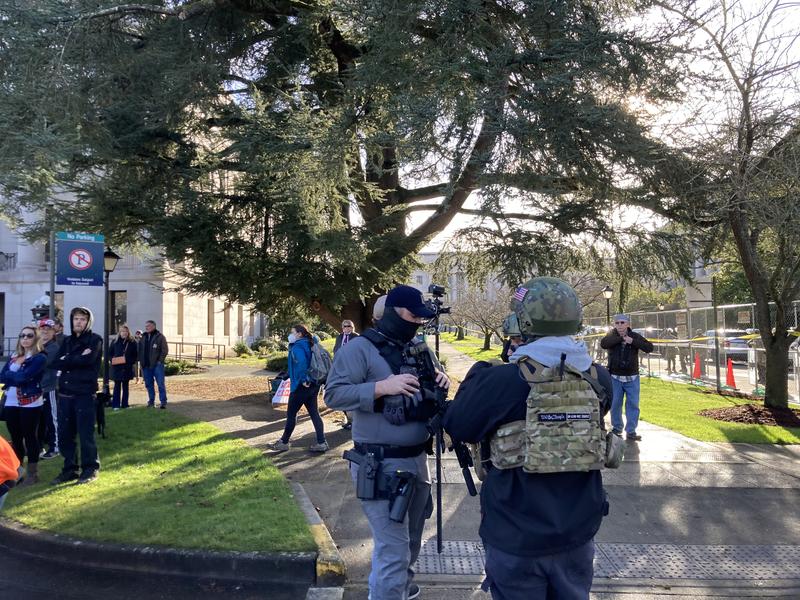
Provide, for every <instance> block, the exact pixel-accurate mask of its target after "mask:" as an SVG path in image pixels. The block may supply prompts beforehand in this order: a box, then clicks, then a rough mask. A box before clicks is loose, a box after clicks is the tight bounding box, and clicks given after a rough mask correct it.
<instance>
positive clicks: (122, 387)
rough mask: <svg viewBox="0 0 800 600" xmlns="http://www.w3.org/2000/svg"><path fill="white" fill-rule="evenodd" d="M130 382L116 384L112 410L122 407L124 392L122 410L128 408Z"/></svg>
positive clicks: (116, 382)
mask: <svg viewBox="0 0 800 600" xmlns="http://www.w3.org/2000/svg"><path fill="white" fill-rule="evenodd" d="M129 383H130V381H129V380H127V379H126V380H124V381H115V382H114V399H113V400H112V401H111V408H119V407H120V392H122V394H121V395H122V408H128V384H129Z"/></svg>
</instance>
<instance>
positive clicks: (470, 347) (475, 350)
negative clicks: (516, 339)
mask: <svg viewBox="0 0 800 600" xmlns="http://www.w3.org/2000/svg"><path fill="white" fill-rule="evenodd" d="M441 339H442V340H443V341H445V342H447V343H448V344H451V345H452V346H453V347H454V348H455V349H456V350H458V351H459V352H463V353H464V354H466V355H467V356H469V357H471V358H474V359H475V360H487V361H488V360H492V359H496V360H499V359H500V352H501V351H502V349H503V347H502V346H492V347H491V348H490V349H489V350H484V349H483V338H478V337H473V336H466V337H465V338H464V339H463V340H456V334H455V333H443V334H442V335H441ZM431 345H432V344H431Z"/></svg>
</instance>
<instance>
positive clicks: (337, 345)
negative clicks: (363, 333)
mask: <svg viewBox="0 0 800 600" xmlns="http://www.w3.org/2000/svg"><path fill="white" fill-rule="evenodd" d="M343 337H344V334H343V333H340V334H339V335H337V336H336V343H335V344H334V345H333V353H334V354H336V352H338V350H339V348H341V347H342V338H343ZM357 337H358V334H357V333H356V332H355V331H354V332H353V333H351V334H350V339H349V340H348V343H349V342H352V341H353V340H354V339H356V338H357Z"/></svg>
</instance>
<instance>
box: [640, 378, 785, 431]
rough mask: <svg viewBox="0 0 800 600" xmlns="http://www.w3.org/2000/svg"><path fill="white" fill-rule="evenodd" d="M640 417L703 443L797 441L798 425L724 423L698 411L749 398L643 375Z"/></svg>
mask: <svg viewBox="0 0 800 600" xmlns="http://www.w3.org/2000/svg"><path fill="white" fill-rule="evenodd" d="M641 381H642V386H641V401H640V407H641V411H642V419H643V420H645V421H647V422H648V423H653V424H654V425H659V426H661V427H666V428H667V429H671V430H672V431H677V432H678V433H681V434H683V435H685V436H688V437H691V438H694V439H696V440H700V441H703V442H743V443H749V444H800V428H798V427H776V426H767V425H749V424H746V423H727V422H725V421H718V420H716V419H711V418H708V417H703V416H700V415H698V414H697V413H698V412H699V411H701V410H705V409H707V408H723V407H727V406H737V405H739V404H747V403H748V400H746V399H742V398H730V397H727V396H720V395H718V394H708V393H704V392H703V390H702V389H701V388H698V387H695V386H689V385H683V384H678V383H669V382H666V381H662V380H660V379H654V378H653V379H651V378H646V377H643V378H642V380H641Z"/></svg>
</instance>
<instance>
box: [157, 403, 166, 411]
mask: <svg viewBox="0 0 800 600" xmlns="http://www.w3.org/2000/svg"><path fill="white" fill-rule="evenodd" d="M158 408H160V409H161V410H167V405H166V404H162V405H161V406H159V407H158Z"/></svg>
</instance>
